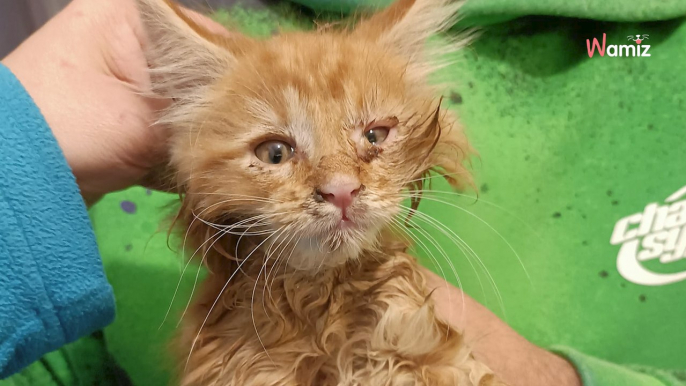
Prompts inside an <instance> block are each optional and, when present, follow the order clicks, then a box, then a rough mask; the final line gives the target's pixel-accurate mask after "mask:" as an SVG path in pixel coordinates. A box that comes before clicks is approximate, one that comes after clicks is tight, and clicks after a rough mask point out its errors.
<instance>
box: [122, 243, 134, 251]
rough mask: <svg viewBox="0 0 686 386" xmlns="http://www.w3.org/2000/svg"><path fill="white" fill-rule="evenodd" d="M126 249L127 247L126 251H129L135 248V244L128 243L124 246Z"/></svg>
mask: <svg viewBox="0 0 686 386" xmlns="http://www.w3.org/2000/svg"><path fill="white" fill-rule="evenodd" d="M124 249H126V251H127V252H128V251H130V250H131V249H133V245H131V244H126V246H125V247H124Z"/></svg>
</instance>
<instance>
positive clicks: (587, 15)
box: [0, 0, 686, 386]
mask: <svg viewBox="0 0 686 386" xmlns="http://www.w3.org/2000/svg"><path fill="white" fill-rule="evenodd" d="M307 1H312V2H311V3H308V4H309V5H311V6H315V7H316V8H317V9H326V8H328V9H330V10H331V9H334V7H332V6H331V4H333V3H329V5H328V6H327V4H325V3H322V2H316V3H315V2H314V0H307ZM303 2H305V0H303ZM336 3H337V4H338V1H337V2H336ZM346 4H347V5H345V6H344V9H349V8H350V7H351V6H352V5H353V4H355V3H352V2H349V3H346ZM465 9H466V10H468V11H469V12H470V13H469V15H470V16H469V17H470V18H472V19H471V20H472V23H476V22H477V21H478V22H479V23H487V24H491V23H492V22H494V21H496V20H505V19H508V20H509V19H513V18H515V17H517V16H523V15H540V16H529V17H525V18H519V19H515V20H511V21H509V22H507V23H500V24H494V25H491V26H489V27H487V28H485V29H484V34H483V35H482V37H481V39H480V40H479V41H478V42H476V43H475V44H474V45H473V46H472V47H471V48H469V49H466V50H464V51H463V52H461V53H458V54H456V57H455V59H456V64H454V65H452V66H450V67H449V68H447V69H446V70H445V71H443V72H442V73H441V74H439V76H438V79H437V81H448V82H449V83H451V84H453V85H454V86H453V87H452V88H451V90H450V91H448V92H447V95H446V96H447V102H448V103H449V105H450V107H451V108H454V109H455V110H456V111H457V112H458V113H459V114H460V116H461V119H462V121H463V123H464V125H465V127H466V128H467V131H468V134H469V136H470V138H471V140H472V142H473V145H474V147H475V148H476V149H477V150H478V151H479V152H480V158H479V159H478V160H476V161H475V163H474V169H475V174H476V179H477V181H478V186H479V188H480V195H479V199H478V201H476V200H474V199H473V198H465V197H460V196H457V195H453V194H450V193H433V194H429V195H428V196H427V198H426V199H424V200H423V202H422V204H421V206H420V209H421V210H422V211H423V212H424V213H426V214H428V215H430V216H432V217H433V218H434V219H435V220H437V221H440V222H441V223H443V224H445V225H446V226H448V227H449V228H450V229H451V230H453V231H454V232H455V233H456V234H457V235H459V236H460V237H461V238H462V239H463V240H464V241H465V242H466V243H467V244H469V246H470V247H471V249H473V251H474V252H475V255H472V254H471V253H468V254H465V253H462V251H461V248H459V247H457V246H456V244H455V242H454V239H455V237H454V236H453V235H452V234H450V233H447V234H446V233H444V232H441V231H438V230H437V229H435V228H433V227H432V226H431V225H430V224H429V223H427V222H425V223H423V224H422V223H421V222H420V225H423V227H422V228H423V229H422V230H417V231H416V236H417V237H419V238H420V240H422V241H421V242H420V243H418V244H417V247H416V248H415V249H416V253H417V255H419V256H420V257H421V258H422V261H424V262H425V263H426V264H427V266H429V267H430V268H433V269H435V270H436V271H438V272H441V271H442V272H444V273H445V276H446V277H447V279H448V280H450V281H452V282H453V283H457V279H456V277H455V276H454V275H453V274H452V270H451V267H450V264H448V263H447V262H446V259H445V258H444V256H447V257H448V258H449V259H450V262H451V263H452V264H453V265H454V266H455V268H456V271H457V273H458V274H459V277H460V284H461V285H462V286H463V288H464V289H465V290H466V291H467V292H468V293H469V294H470V295H472V296H473V297H475V298H476V299H477V300H479V301H481V302H482V303H484V304H485V305H487V306H488V307H489V308H491V309H492V310H493V311H494V312H496V313H497V314H498V315H500V316H501V317H503V318H504V319H505V320H506V321H507V322H508V323H509V324H510V325H512V326H513V327H514V328H515V329H516V330H518V331H519V332H520V333H521V334H523V335H524V336H525V337H527V338H528V339H530V340H532V341H533V342H535V343H537V344H539V345H541V346H544V347H551V346H562V347H564V348H562V350H563V351H565V350H567V349H566V348H570V347H571V348H574V349H575V350H576V351H578V354H577V353H571V351H569V350H567V351H565V352H567V353H570V354H568V355H569V356H570V358H572V359H574V360H575V358H577V356H576V355H579V356H582V357H583V356H587V355H591V356H594V357H596V358H598V359H597V360H596V359H593V361H595V362H593V361H585V362H584V360H582V359H580V360H579V361H580V362H584V363H585V364H588V363H596V364H595V365H593V366H600V367H603V366H612V365H609V364H607V363H606V362H605V361H609V362H612V363H616V364H620V365H623V366H628V367H630V368H632V369H639V371H642V372H649V373H653V374H656V373H659V370H656V369H686V359H685V358H686V346H685V345H684V344H683V342H686V330H685V329H684V328H683V326H682V323H681V322H680V321H681V320H683V319H684V318H686V309H685V308H684V307H683V306H681V304H682V303H683V301H682V297H683V294H684V293H686V282H684V281H680V280H672V279H675V278H676V279H678V278H680V276H679V275H680V274H681V273H682V272H684V271H686V259H683V258H678V257H674V256H672V258H670V257H669V256H667V255H669V253H668V252H670V251H672V250H675V249H678V245H676V246H675V245H671V247H670V244H669V240H671V238H672V237H676V238H675V239H674V243H673V244H678V243H679V242H680V241H679V240H681V239H679V236H680V235H681V237H683V240H686V227H684V225H683V224H682V221H683V222H684V223H686V214H684V218H683V219H682V218H680V217H679V213H678V211H679V210H680V209H679V208H680V206H679V204H680V203H682V200H684V198H686V195H682V194H680V192H681V190H680V188H682V187H684V185H686V175H685V173H684V167H685V166H686V153H684V150H683V149H684V146H685V145H686V127H684V126H685V124H684V122H686V91H685V89H684V85H685V84H686V74H685V73H684V71H683V67H684V65H683V63H686V24H684V23H683V20H682V19H672V20H664V19H670V18H675V17H678V16H681V15H686V3H684V2H682V1H676V0H671V1H668V0H665V1H660V2H659V3H658V2H649V1H644V2H640V3H639V2H636V1H628V0H626V1H623V2H622V1H605V2H603V1H598V0H597V1H595V2H593V1H591V0H587V1H583V2H569V1H552V0H547V1H546V0H536V1H524V0H519V1H514V0H511V1H507V0H472V1H470V2H469V3H468V4H467V6H466V8H465ZM305 14H306V13H305ZM546 15H547V16H546ZM556 16H570V17H575V19H572V18H560V17H556ZM326 17H330V15H327V16H326ZM217 18H218V19H219V20H221V21H223V22H225V23H227V24H232V25H237V26H239V27H240V28H242V29H244V30H246V31H248V32H250V33H253V34H256V35H263V36H266V35H268V34H270V33H272V31H274V30H276V29H279V28H280V29H293V28H310V27H311V23H310V22H309V16H303V12H301V11H300V10H299V9H297V8H294V7H291V6H288V5H284V4H280V5H278V6H274V7H271V8H269V9H261V10H256V9H245V8H235V9H232V10H230V11H228V12H226V11H220V12H219V13H218V14H217ZM589 19H595V20H589ZM599 20H602V21H599ZM655 20H664V21H661V22H653V21H655ZM604 21H621V22H643V23H614V22H612V23H611V22H604ZM603 34H606V44H607V45H608V47H607V49H606V51H605V55H604V56H602V57H601V56H599V53H598V50H597V49H596V50H595V51H594V55H593V57H592V58H590V57H589V54H588V51H587V41H586V40H587V39H590V41H589V44H592V43H593V38H597V39H598V40H599V43H600V44H602V40H603ZM646 34H647V35H648V39H645V38H643V40H644V41H642V42H641V44H640V46H646V45H650V48H649V51H648V53H649V54H650V55H651V56H650V57H613V56H610V55H611V54H612V52H613V50H612V49H611V48H609V46H610V45H632V46H634V47H637V46H639V45H638V44H636V42H634V41H633V40H629V39H628V37H629V36H631V37H633V36H635V35H640V36H641V37H643V35H646ZM618 50H619V49H616V51H618ZM625 50H626V52H629V50H628V49H625ZM642 50H644V49H639V51H640V52H642ZM635 52H636V48H634V53H635ZM433 189H434V190H437V191H444V192H447V191H448V190H447V187H446V185H445V184H443V183H441V182H439V181H438V179H435V183H434V185H433ZM681 193H686V191H684V192H681ZM472 196H473V194H472ZM668 198H669V199H672V200H671V201H670V202H666V199H668ZM175 201H176V198H175V197H174V196H171V195H165V194H161V193H155V192H149V191H146V190H144V189H141V188H134V189H130V190H128V191H124V192H120V193H116V194H111V195H109V196H107V197H105V199H103V200H102V201H101V202H100V203H99V204H98V205H96V206H95V207H94V208H93V209H92V210H91V217H92V220H93V224H94V227H95V231H96V234H97V236H98V241H99V245H100V248H101V251H102V255H103V260H104V263H105V267H106V271H107V274H108V277H109V278H110V280H111V282H112V284H113V286H114V289H115V293H116V296H117V307H118V316H117V320H116V322H115V323H114V324H113V325H112V326H111V327H109V328H108V329H107V330H106V331H105V336H106V338H107V341H108V346H109V349H110V351H111V353H112V355H113V356H114V357H115V358H116V359H117V360H118V362H119V363H120V364H121V366H122V367H123V368H124V369H125V370H126V371H127V372H128V373H129V375H130V376H131V379H132V380H133V382H134V384H136V385H145V386H156V385H160V386H161V385H167V384H169V380H170V379H171V376H172V373H173V371H172V370H173V366H172V364H171V363H172V362H171V360H170V358H171V354H170V353H171V350H170V349H169V339H170V336H172V334H173V331H174V329H175V327H176V324H177V322H178V320H179V316H180V314H181V313H182V311H183V308H184V307H185V305H186V302H187V301H188V299H189V296H190V294H191V290H192V288H193V284H194V282H195V280H196V274H198V273H199V271H198V269H197V268H196V267H194V266H190V267H188V268H187V269H185V268H184V264H183V262H182V257H181V256H180V254H179V253H178V252H174V251H170V249H169V248H168V247H167V243H166V233H165V231H166V228H164V226H161V225H160V223H161V222H162V220H163V219H164V217H165V216H166V214H168V213H170V211H172V210H173V204H174V203H175ZM650 203H655V204H656V205H657V206H665V205H667V206H668V209H665V213H667V214H668V215H667V217H666V218H662V219H661V220H659V219H658V217H659V216H657V215H655V214H654V213H653V215H652V217H651V215H650V212H649V211H646V213H644V208H645V207H646V206H647V205H648V204H650ZM170 206H171V207H170ZM683 206H684V208H686V202H685V203H683ZM639 213H644V214H643V216H641V220H640V221H643V222H645V223H646V224H647V225H646V226H647V227H648V228H647V229H648V230H647V231H646V232H644V234H641V235H638V236H636V235H634V237H633V239H631V237H629V236H630V235H629V233H630V230H631V229H634V228H636V227H643V224H638V223H636V222H635V221H634V220H636V218H637V217H636V216H633V217H632V215H635V214H639ZM670 213H671V214H670ZM623 218H629V220H626V221H625V222H624V223H623V222H622V221H621V219H623ZM649 220H652V221H653V223H657V222H659V221H662V223H661V224H662V225H661V226H662V227H661V228H660V227H659V226H658V225H655V224H653V225H654V226H652V227H650V225H651V223H650V222H649ZM631 221H634V222H631ZM616 224H619V225H617V226H616ZM622 224H625V225H626V224H628V225H629V226H628V227H627V228H623V227H622ZM617 229H618V230H617ZM615 230H616V231H617V239H616V240H615V242H614V243H611V237H612V234H613V231H615ZM634 233H636V232H634ZM674 234H676V236H673V235H674ZM448 236H450V237H448ZM636 240H638V242H639V249H646V250H647V251H648V252H653V251H655V250H656V249H657V247H655V245H656V244H660V243H662V244H660V245H662V250H660V251H658V252H659V253H657V254H655V253H648V254H646V255H645V256H648V257H645V258H643V259H641V261H639V259H638V258H637V257H636V254H635V253H634V255H633V257H634V259H633V260H632V259H631V257H632V255H631V253H630V252H631V247H632V246H634V244H632V243H633V242H634V241H636ZM665 240H667V241H665ZM170 244H171V245H177V244H178V240H172V242H171V243H170ZM663 244H664V245H663ZM665 245H666V246H665ZM437 246H438V247H437ZM670 248H671V249H670ZM620 249H621V250H622V251H624V252H623V255H622V256H624V258H623V259H619V256H620ZM443 251H445V254H443ZM627 251H628V252H627ZM653 255H655V256H653ZM672 255H674V253H672ZM477 256H478V258H477ZM665 256H667V257H665ZM670 256H671V255H670ZM434 259H435V260H436V261H438V266H435V265H434ZM620 260H621V262H620ZM637 267H638V268H637ZM620 272H621V273H620ZM182 273H183V274H182ZM655 275H657V276H655ZM201 276H202V275H200V277H201ZM655 277H657V278H658V279H654V278H655ZM668 278H672V279H669V280H671V282H669V283H666V282H662V283H658V282H659V281H660V280H663V281H666V280H667V281H668ZM653 279H654V280H657V281H658V282H655V281H653V282H650V283H648V281H649V280H653ZM177 283H178V287H177ZM648 284H650V285H648ZM658 284H659V285H658ZM172 299H174V301H173V302H172ZM170 304H171V306H170ZM168 310H169V312H168ZM63 351H68V350H63ZM581 353H583V354H581ZM106 362H107V361H104V360H103V363H106ZM597 363H601V364H600V365H598V364H597ZM103 366H105V365H103ZM40 368H41V364H36V365H35V366H34V367H33V368H30V369H28V370H27V371H26V372H25V373H24V374H23V375H22V376H24V377H29V378H30V374H31V372H32V371H40ZM646 368H651V370H645V369H646ZM37 369H38V370H37ZM626 371H627V372H632V371H633V370H626ZM592 373H593V372H592V371H589V373H588V374H586V375H584V376H585V377H586V378H585V379H584V381H585V384H586V385H602V386H615V385H619V384H627V385H629V384H628V383H617V382H619V381H617V379H620V378H617V377H615V378H611V377H609V376H608V377H606V378H602V377H600V376H597V377H596V378H593V377H594V375H593V374H592ZM677 375H678V374H677ZM630 378H631V377H630ZM649 378H650V380H647V381H646V382H645V383H638V382H639V381H635V383H631V385H634V384H635V385H638V384H642V385H648V384H671V383H674V384H676V382H678V381H677V380H676V378H673V377H672V376H670V375H665V374H662V373H660V374H658V375H651V376H649ZM622 379H623V378H622ZM631 379H634V380H635V379H637V378H631ZM646 379H647V378H646ZM657 379H662V383H660V381H657ZM7 382H8V383H3V382H0V385H3V386H4V385H5V384H7V385H12V384H17V385H19V384H32V383H30V382H29V383H12V380H10V381H7ZM622 382H624V381H622ZM651 382H658V383H651ZM670 382H671V383H670ZM33 384H37V383H33ZM40 384H47V383H40ZM62 384H78V383H68V382H62ZM83 384H90V383H87V382H86V383H83ZM631 385H629V386H631Z"/></svg>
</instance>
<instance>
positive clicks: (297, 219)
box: [138, 0, 501, 386]
mask: <svg viewBox="0 0 686 386" xmlns="http://www.w3.org/2000/svg"><path fill="white" fill-rule="evenodd" d="M138 4H139V8H140V10H141V13H142V16H143V20H144V24H145V28H146V29H147V32H148V36H149V40H150V41H149V47H147V51H148V60H149V64H150V67H151V69H152V79H153V85H152V86H153V91H154V93H155V94H157V95H158V96H161V97H164V98H169V99H172V100H173V104H172V105H171V106H170V107H169V108H168V109H167V110H166V111H165V112H164V114H163V115H162V117H161V122H162V123H164V124H166V125H168V126H169V128H170V130H171V143H170V152H171V156H172V161H171V166H172V168H173V170H174V171H175V173H176V180H175V184H176V185H177V186H178V188H179V190H180V192H181V194H182V198H183V204H182V208H181V210H180V213H179V215H178V218H177V222H178V223H179V224H182V225H183V226H184V227H185V228H184V229H186V239H185V240H187V244H188V245H190V246H192V247H193V248H191V250H192V251H193V250H195V252H196V253H194V256H196V257H198V258H199V259H200V260H201V262H202V263H203V264H205V265H206V266H207V267H208V271H209V275H208V277H207V279H206V280H205V282H204V283H203V284H202V290H201V293H200V294H199V296H197V297H196V299H195V300H194V303H193V305H192V309H191V310H190V312H189V315H187V317H186V319H185V320H184V332H183V334H182V336H181V342H182V345H181V348H182V353H183V355H182V356H181V360H180V363H179V366H180V368H181V369H182V372H181V375H180V377H181V380H180V383H181V385H184V386H191V385H193V386H209V385H222V386H228V385H231V386H243V385H269V386H276V385H284V386H285V385H289V386H290V385H302V386H309V385H317V386H319V385H321V386H329V385H341V386H343V385H351V386H352V385H372V386H373V385H408V386H409V385H441V386H442V385H445V386H448V385H451V386H454V385H459V386H470V385H496V384H497V385H500V384H501V383H500V382H499V381H497V380H496V379H495V377H494V376H493V375H492V374H491V373H490V371H489V370H488V369H487V368H486V366H484V365H483V364H481V363H478V362H477V361H475V360H474V359H473V358H472V357H471V355H470V352H469V349H468V348H467V347H466V346H465V345H464V344H463V342H462V339H461V335H460V334H459V333H458V332H456V331H455V330H454V329H453V328H451V327H450V326H448V325H447V324H446V323H445V322H444V321H442V320H440V319H438V318H437V317H436V316H435V314H434V304H433V301H432V299H431V296H430V291H431V289H429V288H427V287H426V285H425V280H424V277H423V276H422V274H421V273H420V271H419V270H418V265H417V262H416V261H415V259H414V258H413V257H411V256H409V255H407V254H405V250H406V248H407V245H406V244H405V243H403V242H401V241H402V237H400V236H399V235H398V232H397V231H398V229H399V228H400V225H402V218H403V216H407V215H408V213H411V212H412V211H413V210H414V209H413V208H406V207H403V206H402V205H401V202H402V201H403V199H404V198H407V197H410V196H412V197H415V198H416V197H418V194H419V190H420V189H421V180H422V177H423V176H425V175H426V174H427V173H428V172H429V171H430V170H432V169H436V170H440V171H441V172H442V173H444V174H445V175H446V178H447V179H448V180H449V182H450V183H451V184H453V185H455V186H458V185H459V184H461V183H463V182H465V178H467V177H466V176H467V173H466V171H465V169H464V167H463V166H462V163H463V161H464V159H465V157H466V156H467V155H468V152H469V150H470V148H469V146H468V144H467V142H466V139H465V138H464V136H463V133H462V131H461V129H460V127H459V125H458V124H457V123H456V121H455V119H454V117H453V116H452V114H450V113H449V112H448V111H446V110H442V109H441V108H440V99H439V98H437V90H436V89H435V88H434V87H432V86H430V85H429V84H428V81H427V76H428V75H429V74H430V73H431V71H432V70H434V69H435V68H436V61H435V60H436V59H437V58H438V56H436V55H435V54H440V53H445V52H446V51H447V50H450V49H454V48H456V47H457V45H452V46H442V47H434V49H433V50H429V49H427V44H426V43H427V42H426V40H427V39H428V38H429V37H430V36H431V35H433V34H434V33H436V32H439V31H442V30H444V29H446V28H447V27H449V26H450V25H451V24H452V23H453V22H454V19H455V14H456V11H457V9H458V8H459V6H458V4H455V3H449V2H447V1H445V0H399V1H398V2H397V3H395V4H394V5H392V6H391V7H390V8H388V9H386V10H385V11H383V12H380V13H378V14H376V15H374V16H373V17H371V18H368V19H366V20H363V21H362V22H360V23H358V24H357V26H356V27H355V28H350V29H342V30H333V29H327V30H322V31H318V32H294V33H286V34H282V35H279V36H275V37H272V38H270V39H267V40H256V39H252V38H249V37H246V36H243V35H240V34H238V33H232V34H231V35H230V36H218V35H213V34H211V33H209V32H208V31H206V30H204V29H203V28H201V27H200V26H198V25H196V24H195V23H193V21H192V20H190V19H189V18H187V17H186V16H184V14H183V13H182V12H181V11H179V9H178V8H177V7H176V6H175V5H174V4H172V3H170V2H165V1H163V0H138ZM456 177H459V178H456ZM408 192H409V193H408Z"/></svg>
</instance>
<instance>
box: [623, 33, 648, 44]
mask: <svg viewBox="0 0 686 386" xmlns="http://www.w3.org/2000/svg"><path fill="white" fill-rule="evenodd" d="M646 39H648V35H647V34H643V35H629V36H627V40H633V41H635V42H636V44H641V42H642V41H644V40H646Z"/></svg>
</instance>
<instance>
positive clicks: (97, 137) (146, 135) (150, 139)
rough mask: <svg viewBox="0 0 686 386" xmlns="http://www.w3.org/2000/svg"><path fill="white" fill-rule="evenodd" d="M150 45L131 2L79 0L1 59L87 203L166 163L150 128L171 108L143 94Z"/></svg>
mask: <svg viewBox="0 0 686 386" xmlns="http://www.w3.org/2000/svg"><path fill="white" fill-rule="evenodd" d="M184 12H186V13H187V14H188V16H190V17H191V18H192V19H193V20H194V21H195V22H196V23H198V24H200V25H202V26H203V27H205V28H207V29H208V30H210V31H212V32H214V33H220V34H225V33H227V32H226V30H225V29H224V28H223V27H221V26H220V25H219V24H217V23H215V22H213V21H211V20H210V19H208V18H206V17H203V16H201V15H200V14H197V13H194V12H192V11H188V10H184ZM145 46H146V37H145V33H144V29H143V26H142V24H141V20H140V17H139V14H138V9H137V7H136V4H135V2H134V1H133V0H74V1H72V2H71V3H70V4H69V5H68V6H67V7H66V8H65V9H64V10H63V11H62V12H60V13H59V14H58V15H56V16H55V17H54V18H53V19H51V20H50V21H49V22H48V23H47V24H46V25H45V26H43V27H42V28H41V29H39V30H38V31H37V32H36V33H34V34H33V35H32V36H31V37H29V38H28V39H27V40H26V41H25V42H24V43H23V44H21V45H20V46H19V47H18V48H17V49H16V50H15V51H14V52H12V53H11V54H10V55H8V56H7V57H6V58H5V59H3V61H2V62H3V64H5V65H6V66H7V67H8V68H9V69H10V70H11V71H12V72H13V73H14V74H15V76H16V77H17V78H18V79H19V81H20V82H21V83H22V85H23V86H24V87H25V88H26V90H27V91H28V93H29V94H30V95H31V97H32V98H33V100H34V101H35V103H36V104H37V105H38V107H39V108H40V110H41V112H42V113H43V116H44V117H45V119H46V121H47V123H48V125H49V126H50V128H51V129H52V132H53V134H54V135H55V138H56V139H57V141H58V143H59V145H60V147H61V148H62V151H63V152H64V155H65V158H66V160H67V162H68V164H69V166H70V167H71V169H72V171H73V173H74V175H75V176H76V181H77V183H78V184H79V188H80V189H81V195H82V196H83V197H84V199H85V200H86V202H87V203H92V202H94V201H95V200H97V199H98V198H99V197H100V196H102V195H103V194H105V193H108V192H112V191H115V190H119V189H124V188H126V187H129V186H131V185H134V184H137V183H143V182H144V181H145V180H146V178H147V176H149V175H150V172H151V170H152V168H153V167H156V166H157V165H161V164H163V163H164V162H165V160H166V151H165V141H166V133H165V131H164V129H163V128H161V127H157V126H155V125H152V124H153V123H154V120H155V113H156V111H158V110H159V109H161V108H164V107H165V106H166V103H167V102H166V101H164V100H159V99H151V98H148V97H146V96H144V95H146V94H147V92H148V91H149V90H150V77H149V74H148V71H147V69H148V66H147V62H146V59H145V55H144V49H145Z"/></svg>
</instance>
